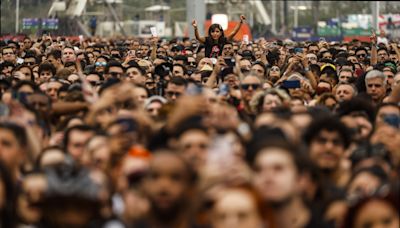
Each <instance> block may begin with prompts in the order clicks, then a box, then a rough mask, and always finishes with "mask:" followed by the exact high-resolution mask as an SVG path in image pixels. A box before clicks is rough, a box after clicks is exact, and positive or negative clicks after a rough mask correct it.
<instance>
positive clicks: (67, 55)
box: [61, 46, 76, 64]
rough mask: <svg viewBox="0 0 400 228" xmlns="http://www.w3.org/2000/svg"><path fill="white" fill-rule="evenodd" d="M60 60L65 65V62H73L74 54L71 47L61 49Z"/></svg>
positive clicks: (74, 59)
mask: <svg viewBox="0 0 400 228" xmlns="http://www.w3.org/2000/svg"><path fill="white" fill-rule="evenodd" d="M61 60H62V62H63V63H64V64H65V63H67V62H75V61H76V54H75V50H74V48H73V47H70V46H67V47H64V48H63V49H62V53H61Z"/></svg>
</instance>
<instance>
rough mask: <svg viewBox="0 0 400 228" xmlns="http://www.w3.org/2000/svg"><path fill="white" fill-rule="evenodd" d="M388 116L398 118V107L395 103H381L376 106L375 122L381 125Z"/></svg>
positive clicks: (399, 111) (399, 113) (399, 112)
mask: <svg viewBox="0 0 400 228" xmlns="http://www.w3.org/2000/svg"><path fill="white" fill-rule="evenodd" d="M388 117H394V118H397V119H399V118H400V108H399V106H398V105H397V104H395V103H382V104H380V105H379V106H378V107H377V110H376V119H375V124H376V125H381V124H383V123H385V119H386V118H388Z"/></svg>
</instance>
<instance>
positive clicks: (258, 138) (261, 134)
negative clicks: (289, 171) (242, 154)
mask: <svg viewBox="0 0 400 228" xmlns="http://www.w3.org/2000/svg"><path fill="white" fill-rule="evenodd" d="M276 147H277V148H281V149H283V150H285V151H287V152H288V154H289V155H290V157H291V158H292V160H293V163H294V164H295V166H296V169H297V170H298V171H299V172H300V173H302V172H303V171H304V170H305V169H306V164H308V162H307V160H308V158H307V155H306V153H305V150H303V147H302V146H297V145H294V144H293V143H291V142H290V140H289V139H287V138H286V136H285V133H284V132H283V130H282V129H280V128H271V127H267V126H262V127H260V128H258V129H257V130H255V131H254V134H253V138H252V139H251V141H250V142H249V143H248V145H247V153H246V161H247V162H248V164H249V165H250V167H252V168H254V162H255V160H256V158H257V156H258V155H259V154H260V152H261V151H263V150H264V149H267V148H276Z"/></svg>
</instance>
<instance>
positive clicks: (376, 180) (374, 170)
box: [347, 165, 389, 199]
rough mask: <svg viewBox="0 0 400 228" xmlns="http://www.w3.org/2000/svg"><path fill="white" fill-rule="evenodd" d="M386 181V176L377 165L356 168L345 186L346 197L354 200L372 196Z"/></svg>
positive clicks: (387, 178) (387, 177)
mask: <svg viewBox="0 0 400 228" xmlns="http://www.w3.org/2000/svg"><path fill="white" fill-rule="evenodd" d="M388 180H389V176H388V174H387V173H386V172H385V170H384V169H383V168H382V167H381V166H379V165H371V166H367V167H362V168H356V169H355V170H354V172H353V175H352V176H351V178H350V180H349V183H348V184H347V197H348V198H349V199H354V198H357V197H362V196H366V195H369V194H372V193H373V192H375V191H376V190H378V189H379V188H380V187H382V186H383V185H385V184H387V182H388Z"/></svg>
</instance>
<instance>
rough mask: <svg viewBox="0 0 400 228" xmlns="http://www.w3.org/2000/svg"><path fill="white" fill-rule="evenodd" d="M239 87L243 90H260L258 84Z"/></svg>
mask: <svg viewBox="0 0 400 228" xmlns="http://www.w3.org/2000/svg"><path fill="white" fill-rule="evenodd" d="M240 87H241V88H242V89H243V90H249V89H250V87H251V88H253V89H254V90H256V89H258V88H260V84H241V85H240Z"/></svg>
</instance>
